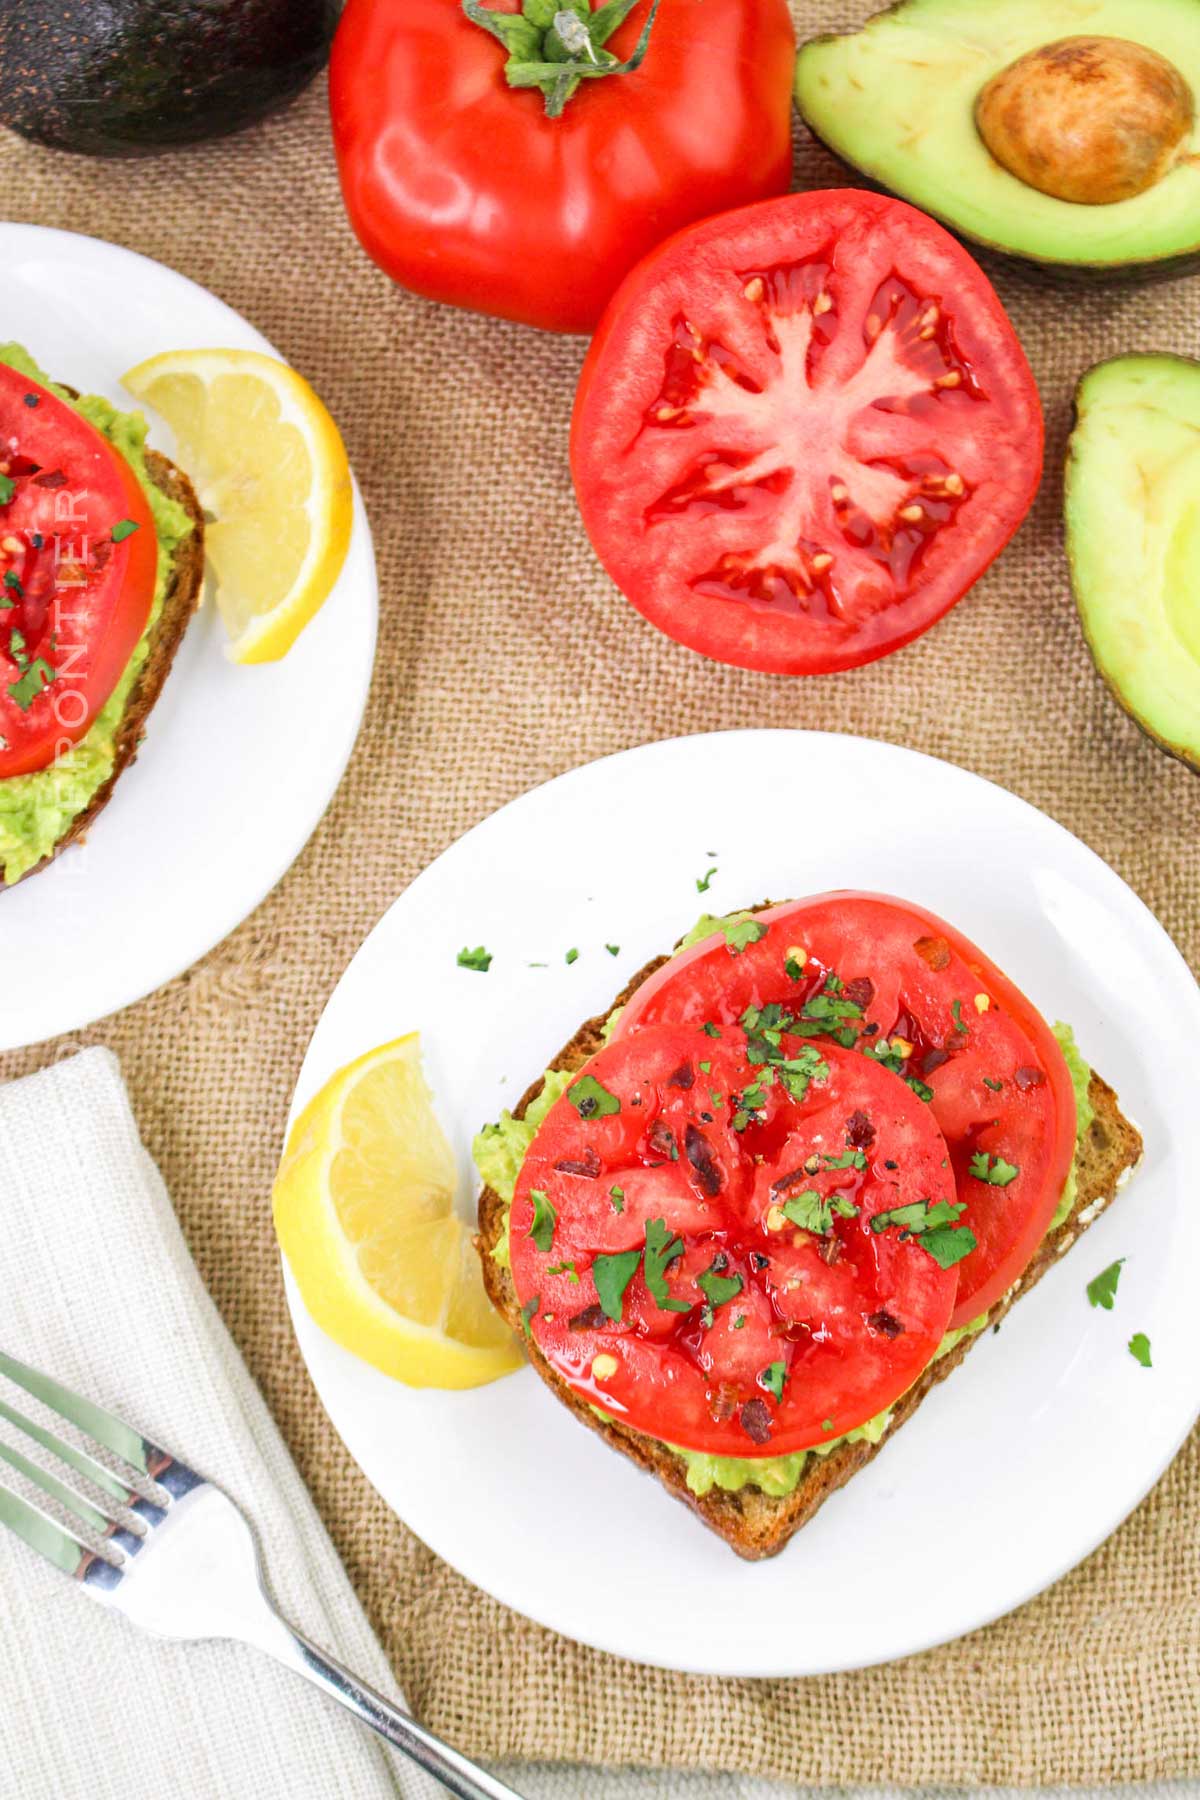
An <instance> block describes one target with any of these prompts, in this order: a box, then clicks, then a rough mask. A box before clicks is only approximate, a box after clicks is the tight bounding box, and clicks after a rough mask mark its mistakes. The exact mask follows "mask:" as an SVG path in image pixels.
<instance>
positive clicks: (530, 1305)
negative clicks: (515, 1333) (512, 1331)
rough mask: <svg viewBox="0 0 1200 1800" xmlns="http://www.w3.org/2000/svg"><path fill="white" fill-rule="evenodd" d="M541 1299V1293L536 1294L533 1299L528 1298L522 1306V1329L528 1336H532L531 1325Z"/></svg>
mask: <svg viewBox="0 0 1200 1800" xmlns="http://www.w3.org/2000/svg"><path fill="white" fill-rule="evenodd" d="M540 1301H541V1295H540V1294H535V1295H534V1296H533V1299H532V1300H527V1301H526V1302H525V1304H524V1306H523V1307H522V1308H521V1329H522V1331H524V1333H525V1336H526V1337H531V1336H532V1333H531V1332H530V1329H529V1327H530V1324H531V1323H532V1321H533V1316H534V1314H535V1313H536V1312H537V1309H538V1306H539V1304H540Z"/></svg>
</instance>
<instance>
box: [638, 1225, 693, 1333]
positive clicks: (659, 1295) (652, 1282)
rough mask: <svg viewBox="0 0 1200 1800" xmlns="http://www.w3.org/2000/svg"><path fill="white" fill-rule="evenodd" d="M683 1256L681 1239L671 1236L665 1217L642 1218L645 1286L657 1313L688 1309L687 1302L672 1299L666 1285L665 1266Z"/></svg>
mask: <svg viewBox="0 0 1200 1800" xmlns="http://www.w3.org/2000/svg"><path fill="white" fill-rule="evenodd" d="M682 1255H683V1239H682V1238H681V1237H672V1236H671V1233H670V1232H669V1231H668V1230H667V1221H666V1220H665V1219H647V1220H646V1254H645V1275H646V1286H647V1288H648V1289H649V1290H650V1293H651V1295H652V1297H653V1299H654V1301H655V1303H656V1305H657V1306H658V1308H659V1310H660V1312H691V1310H692V1308H691V1302H690V1301H688V1300H676V1299H675V1297H674V1295H673V1294H672V1293H671V1290H670V1288H669V1287H668V1286H667V1268H668V1266H669V1265H670V1264H671V1263H673V1262H674V1261H675V1259H676V1257H679V1256H682Z"/></svg>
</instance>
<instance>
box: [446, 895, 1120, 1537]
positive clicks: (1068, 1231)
mask: <svg viewBox="0 0 1200 1800" xmlns="http://www.w3.org/2000/svg"><path fill="white" fill-rule="evenodd" d="M756 910H757V909H756ZM666 960H667V959H666V957H665V956H659V957H656V958H655V959H654V961H653V962H650V963H647V965H646V967H645V968H644V969H642V970H641V971H640V973H639V974H637V975H635V976H634V977H633V980H632V981H631V982H630V983H629V984H628V986H627V987H626V988H625V989H624V991H623V992H622V993H621V994H620V995H619V996H618V998H617V999H616V1000H615V1001H614V1002H613V1004H614V1006H621V1005H623V1004H624V1003H625V1001H627V1000H628V999H629V998H630V996H631V995H632V994H633V993H634V991H635V990H636V989H637V988H638V987H639V986H640V985H641V983H642V982H643V981H645V980H646V978H647V977H648V976H650V975H652V974H653V973H654V971H655V970H656V969H658V968H661V966H662V964H663V963H664V962H665V961H666ZM605 1016H606V1017H607V1015H605ZM604 1022H605V1020H604V1018H595V1019H588V1020H587V1022H586V1023H585V1024H583V1025H581V1026H580V1028H579V1030H578V1031H577V1032H576V1033H575V1036H574V1037H573V1038H572V1039H571V1041H570V1043H569V1044H567V1045H566V1046H565V1047H564V1048H563V1049H562V1050H560V1051H559V1053H558V1055H557V1056H556V1057H555V1058H554V1060H553V1061H552V1063H551V1064H550V1067H551V1068H552V1069H566V1070H574V1069H578V1068H580V1067H581V1066H582V1064H583V1063H585V1062H586V1061H587V1059H588V1057H590V1056H594V1055H595V1053H596V1051H597V1050H599V1049H600V1048H601V1047H602V1045H603V1042H604V1040H603V1036H602V1031H603V1027H604ZM541 1088H542V1078H541V1077H540V1076H539V1078H538V1079H537V1081H535V1082H534V1084H533V1086H532V1087H531V1088H529V1090H528V1091H527V1092H526V1093H525V1094H524V1095H523V1096H522V1098H521V1101H520V1103H519V1104H518V1105H517V1106H516V1107H515V1108H514V1113H515V1116H516V1117H517V1118H522V1117H523V1116H524V1113H525V1108H526V1107H527V1106H528V1105H529V1104H530V1102H531V1101H532V1100H534V1099H535V1098H536V1097H537V1095H538V1094H539V1093H540V1092H541ZM1088 1098H1089V1099H1090V1101H1091V1103H1092V1106H1093V1107H1094V1109H1095V1115H1096V1116H1095V1118H1094V1119H1093V1121H1092V1123H1091V1126H1090V1127H1089V1129H1088V1132H1087V1135H1086V1137H1085V1138H1084V1140H1083V1143H1082V1145H1081V1146H1080V1150H1079V1154H1078V1156H1077V1160H1076V1174H1077V1191H1076V1195H1075V1202H1074V1205H1073V1206H1072V1208H1071V1212H1070V1214H1069V1216H1068V1217H1067V1218H1066V1219H1065V1220H1064V1221H1063V1223H1062V1224H1061V1225H1060V1226H1058V1228H1057V1229H1056V1230H1054V1231H1052V1232H1050V1233H1049V1234H1048V1236H1047V1237H1045V1238H1044V1239H1043V1241H1042V1243H1041V1245H1040V1246H1039V1248H1038V1250H1037V1252H1036V1254H1035V1255H1034V1258H1033V1260H1032V1262H1031V1263H1030V1264H1029V1267H1028V1268H1027V1269H1026V1271H1025V1273H1024V1275H1022V1276H1021V1278H1020V1279H1019V1280H1018V1281H1017V1283H1016V1284H1015V1286H1014V1287H1013V1289H1012V1290H1011V1291H1010V1292H1009V1293H1008V1294H1007V1295H1005V1296H1004V1298H1003V1299H1001V1300H999V1301H997V1302H996V1304H995V1305H994V1306H993V1307H992V1308H991V1310H990V1312H989V1313H988V1325H990V1326H991V1325H998V1324H999V1323H1000V1320H1001V1319H1002V1318H1003V1317H1004V1315H1005V1314H1006V1313H1007V1311H1008V1309H1009V1307H1010V1306H1011V1305H1012V1304H1013V1301H1014V1300H1016V1299H1017V1297H1018V1296H1019V1295H1020V1294H1023V1293H1027V1292H1028V1291H1029V1289H1030V1288H1031V1287H1032V1286H1033V1285H1034V1283H1035V1282H1036V1281H1039V1280H1040V1279H1041V1277H1042V1276H1043V1275H1044V1274H1045V1273H1046V1270H1047V1269H1048V1268H1050V1267H1051V1265H1052V1264H1053V1263H1055V1262H1057V1260H1058V1258H1059V1257H1060V1256H1061V1255H1063V1253H1064V1252H1065V1251H1067V1250H1069V1249H1070V1247H1071V1245H1072V1244H1073V1243H1074V1242H1075V1240H1076V1238H1077V1237H1078V1236H1079V1235H1080V1233H1081V1232H1083V1231H1086V1230H1087V1228H1088V1226H1089V1225H1091V1224H1092V1222H1093V1221H1094V1220H1095V1219H1096V1218H1098V1217H1099V1215H1100V1214H1101V1213H1102V1212H1103V1211H1104V1209H1105V1207H1106V1206H1108V1205H1109V1203H1110V1202H1111V1201H1112V1200H1113V1199H1114V1198H1115V1196H1116V1193H1117V1190H1118V1188H1119V1187H1120V1186H1121V1185H1122V1183H1123V1182H1124V1181H1125V1180H1126V1179H1127V1177H1128V1175H1129V1173H1130V1172H1131V1171H1132V1169H1133V1168H1134V1167H1135V1166H1136V1164H1137V1163H1138V1162H1139V1160H1140V1159H1141V1154H1142V1140H1141V1136H1140V1134H1139V1133H1138V1131H1137V1130H1136V1128H1135V1127H1134V1126H1133V1125H1131V1124H1130V1123H1129V1121H1128V1119H1126V1118H1124V1117H1123V1116H1122V1114H1121V1111H1120V1108H1119V1107H1118V1105H1117V1096H1116V1094H1115V1093H1114V1092H1113V1090H1112V1088H1110V1087H1109V1085H1108V1083H1107V1082H1106V1081H1103V1080H1102V1079H1101V1077H1100V1076H1099V1075H1097V1074H1096V1073H1095V1072H1094V1071H1093V1073H1092V1079H1091V1085H1090V1087H1089V1089H1088ZM505 1210H506V1209H505V1204H504V1202H503V1200H502V1199H501V1198H500V1196H499V1195H498V1194H497V1193H496V1192H495V1191H494V1189H492V1188H484V1190H483V1192H482V1194H481V1195H480V1197H479V1235H478V1237H477V1238H476V1240H475V1242H476V1246H477V1248H478V1250H479V1253H480V1256H481V1259H482V1262H483V1281H484V1286H485V1287H486V1289H487V1292H488V1296H489V1298H490V1299H491V1301H492V1304H493V1305H494V1306H495V1307H496V1308H497V1309H498V1310H499V1311H500V1312H501V1313H502V1314H503V1315H504V1317H505V1319H507V1321H508V1323H509V1325H510V1326H511V1327H512V1329H513V1330H514V1331H516V1332H519V1331H520V1329H521V1316H520V1307H519V1306H518V1304H517V1296H516V1290H515V1289H514V1287H513V1283H512V1277H511V1275H510V1274H509V1271H508V1270H507V1269H506V1268H502V1267H501V1266H500V1264H498V1263H497V1262H496V1261H495V1259H494V1258H493V1257H492V1255H491V1251H492V1249H493V1248H494V1246H495V1245H496V1243H497V1242H498V1240H499V1238H500V1236H501V1234H502V1232H503V1229H504V1219H505ZM982 1336H983V1332H982V1331H980V1332H977V1333H975V1334H973V1335H972V1336H969V1337H965V1338H962V1339H960V1340H959V1342H958V1343H957V1344H956V1345H955V1346H954V1348H953V1349H952V1350H950V1351H949V1352H948V1353H947V1354H946V1355H945V1356H942V1357H940V1358H939V1359H938V1360H937V1361H936V1362H934V1363H931V1364H930V1366H929V1367H928V1368H927V1369H926V1370H925V1373H924V1374H923V1375H922V1376H921V1377H920V1379H919V1380H918V1381H917V1382H915V1383H914V1385H913V1386H912V1387H911V1388H909V1390H908V1392H907V1393H906V1394H904V1395H903V1396H902V1397H901V1398H900V1399H899V1400H898V1401H897V1402H896V1403H895V1405H894V1406H893V1407H892V1408H891V1414H892V1417H891V1423H890V1424H889V1426H888V1428H887V1431H886V1432H885V1434H884V1436H883V1438H882V1439H881V1441H880V1442H879V1443H878V1444H868V1443H846V1444H839V1445H838V1446H837V1448H836V1449H834V1450H831V1451H830V1452H829V1453H828V1454H827V1455H825V1456H819V1455H815V1454H814V1455H812V1456H810V1457H809V1459H808V1461H807V1462H806V1463H805V1465H804V1469H803V1471H802V1473H801V1476H800V1480H799V1482H798V1484H797V1486H796V1488H795V1490H794V1492H792V1493H790V1494H787V1495H784V1496H783V1497H782V1498H775V1497H774V1496H772V1495H770V1494H764V1493H763V1492H762V1490H761V1489H760V1488H757V1487H754V1486H752V1485H751V1486H747V1487H744V1488H742V1489H740V1490H739V1491H738V1492H737V1493H731V1492H729V1491H728V1490H726V1489H724V1488H718V1487H714V1488H711V1489H710V1490H709V1492H708V1493H707V1494H703V1495H697V1494H693V1493H692V1491H691V1489H690V1488H689V1487H688V1485H687V1468H688V1466H687V1463H686V1462H685V1461H684V1459H683V1457H681V1456H678V1455H677V1454H676V1453H675V1452H674V1451H673V1450H671V1449H670V1448H669V1447H668V1446H667V1445H666V1444H661V1443H659V1442H658V1441H657V1440H656V1439H654V1438H649V1437H644V1436H643V1435H642V1434H641V1433H640V1432H637V1431H631V1430H630V1428H629V1427H628V1426H627V1425H622V1424H621V1423H620V1422H619V1421H617V1420H615V1419H603V1418H601V1417H600V1416H599V1415H598V1414H596V1413H595V1412H593V1410H592V1408H591V1407H590V1406H589V1405H588V1404H587V1402H586V1401H585V1400H583V1399H581V1398H580V1397H579V1396H578V1395H577V1394H575V1393H574V1392H573V1391H572V1390H571V1389H570V1388H569V1387H567V1386H566V1384H565V1383H564V1382H562V1381H561V1380H560V1379H559V1377H558V1376H557V1375H556V1374H555V1373H554V1371H553V1369H551V1367H550V1365H549V1364H548V1363H547V1362H546V1360H545V1359H544V1357H543V1356H542V1355H541V1354H540V1352H539V1351H538V1348H537V1346H536V1344H534V1343H532V1342H530V1344H529V1345H528V1349H529V1359H530V1361H531V1362H532V1364H533V1366H534V1368H535V1369H536V1370H537V1372H538V1374H539V1375H540V1376H541V1377H542V1380H543V1381H544V1382H545V1383H546V1384H547V1386H548V1387H549V1388H550V1389H551V1390H552V1392H553V1393H554V1394H555V1395H556V1396H557V1398H558V1399H559V1400H561V1401H562V1403H563V1405H564V1406H567V1407H569V1408H570V1409H571V1411H572V1412H573V1413H574V1414H575V1416H576V1418H577V1419H580V1420H581V1421H582V1422H583V1424H585V1425H587V1426H589V1427H590V1428H591V1430H592V1431H596V1432H599V1434H600V1436H601V1437H602V1438H604V1439H605V1440H606V1441H607V1442H608V1443H609V1444H610V1445H611V1446H612V1447H613V1449H614V1450H620V1451H621V1452H623V1454H624V1455H626V1456H628V1457H629V1458H630V1459H631V1460H632V1461H633V1462H635V1463H637V1464H638V1466H639V1467H640V1468H642V1469H645V1470H646V1471H647V1472H648V1473H649V1474H651V1475H657V1476H658V1479H659V1480H660V1481H661V1482H662V1483H663V1485H664V1487H666V1488H668V1489H669V1490H670V1492H671V1493H672V1494H674V1495H676V1496H677V1498H678V1499H680V1500H682V1501H684V1502H685V1503H686V1504H687V1505H688V1506H690V1507H691V1509H692V1511H693V1512H695V1513H697V1514H699V1516H700V1518H701V1519H703V1521H704V1523H705V1524H706V1525H707V1526H708V1527H709V1528H710V1529H711V1530H712V1531H715V1532H717V1533H718V1535H719V1536H721V1537H723V1538H724V1539H725V1541H726V1543H728V1544H730V1545H731V1546H732V1547H733V1549H734V1550H736V1551H737V1553H738V1555H739V1556H744V1557H746V1558H747V1559H748V1560H750V1561H757V1560H759V1559H760V1558H762V1557H765V1556H775V1555H777V1554H778V1552H779V1551H780V1550H782V1549H783V1547H784V1545H785V1544H786V1543H787V1542H788V1540H789V1538H791V1537H792V1535H793V1533H795V1532H797V1531H799V1529H800V1527H801V1526H802V1525H807V1523H808V1521H809V1520H810V1519H811V1518H812V1517H813V1515H814V1514H815V1513H816V1512H817V1511H818V1510H819V1508H820V1507H821V1506H822V1505H823V1504H824V1502H825V1501H826V1500H827V1499H828V1498H829V1496H830V1494H832V1493H833V1492H834V1490H835V1489H836V1488H840V1487H843V1486H844V1485H845V1483H846V1482H847V1481H849V1479H850V1477H851V1476H852V1475H854V1474H856V1473H857V1471H858V1470H859V1469H861V1468H862V1467H863V1466H864V1464H866V1463H869V1462H870V1461H871V1459H872V1457H874V1456H876V1455H878V1453H879V1451H880V1450H881V1449H882V1448H883V1447H884V1445H885V1444H887V1443H888V1442H889V1441H890V1440H891V1438H892V1437H893V1436H894V1434H895V1433H896V1432H897V1431H898V1430H899V1429H900V1427H901V1425H903V1424H904V1421H905V1420H906V1419H909V1418H911V1417H912V1415H913V1413H914V1412H915V1411H916V1410H917V1408H918V1406H920V1404H921V1401H922V1400H923V1399H924V1398H925V1396H926V1394H927V1393H928V1392H929V1390H930V1388H931V1387H933V1386H934V1385H935V1384H936V1383H937V1382H939V1381H943V1380H945V1378H946V1376H947V1375H949V1373H950V1371H951V1370H952V1369H955V1368H957V1367H958V1365H959V1363H960V1362H961V1361H962V1359H963V1357H964V1356H966V1354H967V1352H968V1351H969V1350H970V1349H971V1346H972V1345H973V1344H974V1343H976V1342H977V1340H978V1338H980V1337H982Z"/></svg>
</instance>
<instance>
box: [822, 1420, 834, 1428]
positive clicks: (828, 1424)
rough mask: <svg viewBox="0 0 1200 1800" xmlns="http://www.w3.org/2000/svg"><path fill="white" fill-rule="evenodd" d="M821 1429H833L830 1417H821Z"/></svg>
mask: <svg viewBox="0 0 1200 1800" xmlns="http://www.w3.org/2000/svg"><path fill="white" fill-rule="evenodd" d="M821 1430H822V1431H832V1430H833V1420H832V1419H822V1420H821Z"/></svg>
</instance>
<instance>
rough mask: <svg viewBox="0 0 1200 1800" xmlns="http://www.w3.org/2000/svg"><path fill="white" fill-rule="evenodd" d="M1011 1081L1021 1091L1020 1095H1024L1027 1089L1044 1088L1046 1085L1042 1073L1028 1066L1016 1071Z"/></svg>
mask: <svg viewBox="0 0 1200 1800" xmlns="http://www.w3.org/2000/svg"><path fill="white" fill-rule="evenodd" d="M1013 1080H1014V1081H1015V1082H1016V1084H1017V1086H1018V1087H1019V1088H1020V1089H1021V1091H1022V1093H1024V1092H1025V1090H1026V1089H1027V1088H1037V1087H1044V1086H1045V1084H1046V1077H1045V1074H1044V1073H1043V1071H1042V1070H1041V1069H1035V1068H1032V1067H1030V1066H1029V1065H1028V1064H1027V1065H1026V1066H1025V1067H1024V1068H1022V1069H1018V1070H1017V1072H1016V1074H1015V1075H1014V1076H1013Z"/></svg>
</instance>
